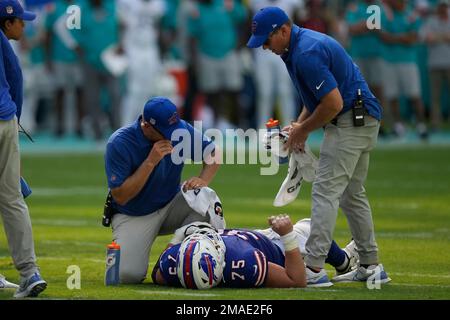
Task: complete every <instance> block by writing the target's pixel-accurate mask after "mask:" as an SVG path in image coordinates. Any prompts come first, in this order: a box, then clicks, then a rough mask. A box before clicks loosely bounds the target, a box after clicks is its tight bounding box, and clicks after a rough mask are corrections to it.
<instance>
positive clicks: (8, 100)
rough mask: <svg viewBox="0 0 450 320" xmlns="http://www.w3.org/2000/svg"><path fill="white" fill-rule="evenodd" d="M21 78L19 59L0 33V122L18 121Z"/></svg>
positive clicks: (20, 105)
mask: <svg viewBox="0 0 450 320" xmlns="http://www.w3.org/2000/svg"><path fill="white" fill-rule="evenodd" d="M22 101H23V77H22V70H21V68H20V65H19V59H17V56H16V54H15V53H14V51H13V48H12V47H11V44H10V43H9V41H8V39H7V38H6V36H5V35H4V34H3V31H0V120H3V121H8V120H11V119H12V118H13V117H14V116H17V119H20V115H21V113H22Z"/></svg>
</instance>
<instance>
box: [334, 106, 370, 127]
mask: <svg viewBox="0 0 450 320" xmlns="http://www.w3.org/2000/svg"><path fill="white" fill-rule="evenodd" d="M351 110H352V109H348V110H347V111H345V112H344V113H342V114H338V115H337V116H336V117H334V118H333V119H332V120H331V121H330V123H331V124H332V125H334V126H337V122H338V118H339V117H340V116H342V115H343V114H345V113H347V112H349V111H351ZM364 115H365V116H367V115H369V113H368V112H367V109H366V108H364Z"/></svg>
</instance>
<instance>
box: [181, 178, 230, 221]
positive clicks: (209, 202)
mask: <svg viewBox="0 0 450 320" xmlns="http://www.w3.org/2000/svg"><path fill="white" fill-rule="evenodd" d="M183 187H184V184H183V186H181V192H182V194H183V197H184V199H186V202H187V204H188V205H189V206H190V207H191V208H192V209H193V210H195V212H197V213H199V214H201V215H202V216H204V217H206V215H207V214H208V215H209V219H210V221H209V223H210V224H211V225H212V226H213V227H214V228H216V229H225V228H226V223H225V219H224V217H223V208H222V202H221V201H220V199H219V197H218V196H217V194H216V192H215V191H214V190H213V189H211V188H209V187H203V188H198V189H193V190H188V191H186V192H184V191H183Z"/></svg>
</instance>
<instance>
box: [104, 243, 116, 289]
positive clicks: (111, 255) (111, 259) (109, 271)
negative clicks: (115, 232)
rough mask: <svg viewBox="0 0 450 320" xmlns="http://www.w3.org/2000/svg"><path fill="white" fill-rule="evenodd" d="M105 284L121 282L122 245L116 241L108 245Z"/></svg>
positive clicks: (112, 284)
mask: <svg viewBox="0 0 450 320" xmlns="http://www.w3.org/2000/svg"><path fill="white" fill-rule="evenodd" d="M107 248H108V250H107V251H106V272H105V285H107V286H115V285H118V284H119V265H120V246H119V245H118V244H117V243H115V242H114V241H113V242H112V243H111V244H109V245H108V246H107Z"/></svg>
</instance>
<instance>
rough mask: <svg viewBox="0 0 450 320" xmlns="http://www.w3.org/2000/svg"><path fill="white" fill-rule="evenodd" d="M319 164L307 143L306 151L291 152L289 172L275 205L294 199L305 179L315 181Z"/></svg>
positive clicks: (284, 203) (283, 204)
mask: <svg viewBox="0 0 450 320" xmlns="http://www.w3.org/2000/svg"><path fill="white" fill-rule="evenodd" d="M317 164H318V161H317V157H316V156H315V155H314V153H312V151H311V149H310V148H309V146H308V145H306V144H305V152H304V153H303V152H299V153H297V152H293V153H291V154H290V157H289V169H288V174H287V176H286V178H285V179H284V181H283V183H282V184H281V187H280V190H279V191H278V193H277V195H276V197H275V200H274V201H273V205H274V206H275V207H282V206H285V205H287V204H289V203H291V202H292V201H294V200H295V199H296V198H297V196H298V194H299V192H300V188H301V186H302V182H303V180H305V181H307V182H312V181H314V178H315V176H316V169H317Z"/></svg>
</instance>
